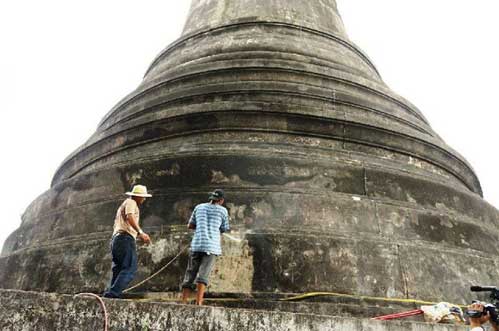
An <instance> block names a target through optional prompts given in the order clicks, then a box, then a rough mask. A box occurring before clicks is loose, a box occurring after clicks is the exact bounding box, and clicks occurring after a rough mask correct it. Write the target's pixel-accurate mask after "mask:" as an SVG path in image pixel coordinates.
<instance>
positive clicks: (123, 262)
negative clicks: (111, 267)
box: [104, 236, 137, 298]
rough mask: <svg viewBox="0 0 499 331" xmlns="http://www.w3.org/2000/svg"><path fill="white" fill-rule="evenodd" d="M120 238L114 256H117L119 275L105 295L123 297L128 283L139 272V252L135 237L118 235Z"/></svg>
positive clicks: (116, 243) (114, 248)
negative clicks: (136, 247)
mask: <svg viewBox="0 0 499 331" xmlns="http://www.w3.org/2000/svg"><path fill="white" fill-rule="evenodd" d="M118 237H119V240H117V241H116V242H115V244H114V245H113V256H114V255H116V256H117V262H118V263H116V265H117V266H118V267H119V268H117V269H116V271H117V275H116V277H113V278H114V282H113V283H112V284H111V286H110V288H109V290H108V291H107V292H106V293H105V294H104V296H105V297H110V298H121V294H122V292H123V290H124V289H126V287H127V286H128V284H129V283H130V282H131V281H132V280H133V278H134V276H135V273H136V272H137V252H136V250H135V239H133V237H131V236H118Z"/></svg>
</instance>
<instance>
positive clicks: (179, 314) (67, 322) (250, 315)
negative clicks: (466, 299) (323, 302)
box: [0, 290, 467, 331]
mask: <svg viewBox="0 0 499 331" xmlns="http://www.w3.org/2000/svg"><path fill="white" fill-rule="evenodd" d="M105 303H106V306H107V309H108V313H109V316H110V330H114V331H129V330H144V331H146V330H147V331H152V330H172V331H184V330H192V331H218V330H224V331H241V330H254V331H268V330H272V331H285V330H286V331H294V330H296V331H305V330H307V331H315V330H317V331H394V330H407V331H416V330H417V331H451V330H452V331H459V330H462V331H464V330H467V328H465V327H456V326H454V325H432V324H425V323H417V322H378V321H372V320H369V319H357V318H345V317H331V316H324V315H313V314H295V313H282V312H272V311H254V310H245V309H228V308H219V307H196V306H186V305H178V304H169V303H155V302H140V301H131V300H105ZM0 307H1V308H0V329H1V330H4V331H7V330H8V331H10V330H13V331H14V330H37V331H44V330H47V331H53V330H66V331H69V330H75V331H76V330H78V331H82V330H93V331H98V330H103V324H104V323H103V322H104V319H103V314H102V311H101V308H100V305H99V304H98V302H97V301H96V300H94V299H79V298H78V299H74V298H73V297H72V296H68V295H60V294H48V293H37V292H22V291H10V290H0Z"/></svg>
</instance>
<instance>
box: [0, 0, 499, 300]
mask: <svg viewBox="0 0 499 331" xmlns="http://www.w3.org/2000/svg"><path fill="white" fill-rule="evenodd" d="M366 28H368V27H366ZM135 183H141V184H144V185H147V186H148V188H150V189H152V190H153V193H154V198H153V199H150V200H148V202H147V203H146V205H145V208H144V210H143V214H142V224H143V227H144V228H145V229H146V230H147V231H148V232H150V233H152V234H153V240H154V245H152V246H151V247H148V248H144V247H143V248H141V249H140V257H139V260H140V264H141V265H140V267H139V274H138V275H137V279H142V278H145V277H146V276H148V275H149V274H151V273H152V272H154V271H156V270H157V269H159V268H160V267H161V266H162V265H164V264H165V263H166V262H167V261H169V260H170V259H171V258H172V257H173V256H175V255H176V254H177V253H178V251H179V249H181V247H183V246H184V245H186V244H187V243H188V241H189V237H188V234H187V230H186V227H185V224H186V222H187V219H188V217H189V215H190V212H191V210H192V207H193V206H194V205H195V204H196V203H199V202H202V201H205V200H206V198H207V192H209V191H211V190H212V189H214V188H218V187H222V188H224V189H225V191H226V196H227V207H228V208H229V210H230V214H231V217H232V225H233V227H234V228H235V229H236V230H238V231H240V235H241V236H242V237H243V238H244V240H243V241H242V242H241V243H237V242H233V241H227V240H225V241H224V252H225V254H224V256H223V257H221V258H220V259H219V260H218V262H217V267H216V270H215V271H214V274H213V283H212V285H211V287H210V289H209V291H210V292H212V293H227V292H234V293H250V294H251V293H257V292H258V293H261V292H266V293H269V292H270V293H277V294H279V293H304V292H315V291H328V292H340V293H348V294H358V295H370V296H379V297H392V298H393V297H396V298H421V299H426V300H437V301H440V300H442V299H445V300H448V301H453V302H456V303H463V302H464V300H466V299H469V298H470V294H469V293H468V286H469V285H470V284H472V283H477V284H492V283H494V280H496V279H497V278H496V276H497V274H498V273H499V267H498V263H497V261H496V259H495V256H497V255H498V253H499V246H498V245H497V237H498V235H499V233H498V226H497V225H498V219H499V214H498V211H497V210H496V209H495V208H493V207H492V206H490V205H489V204H487V203H486V202H485V201H484V200H483V199H482V197H481V194H482V192H481V188H480V183H479V181H478V179H477V177H476V175H475V174H474V172H473V170H472V168H471V167H470V165H469V164H468V163H467V162H466V160H465V159H464V158H463V157H462V156H460V155H459V154H458V153H457V152H456V151H454V150H452V149H451V148H450V147H449V146H447V145H446V144H445V142H444V141H443V140H442V139H441V138H440V137H439V136H438V135H437V134H436V133H435V132H434V131H433V130H432V128H431V127H430V125H429V123H428V122H427V120H426V119H425V117H424V116H423V115H422V113H421V112H420V111H419V110H418V109H417V108H416V107H415V106H414V105H412V104H411V103H409V102H408V101H407V100H405V99H404V98H402V97H400V96H398V95H397V94H395V93H394V92H393V91H392V90H390V89H389V88H388V87H387V86H386V85H385V84H384V83H383V81H382V79H381V77H380V75H379V73H378V72H377V70H376V68H375V66H374V65H373V63H372V62H371V61H370V60H369V58H368V57H367V56H366V55H365V54H364V53H363V52H362V51H361V50H360V49H359V48H358V47H357V46H355V45H354V44H353V43H352V42H351V41H350V40H349V39H348V37H347V35H346V33H345V29H344V27H343V23H342V20H341V18H340V15H339V13H338V10H337V6H336V3H335V1H334V0H307V1H303V0H246V1H242V0H193V1H192V6H191V10H190V13H189V16H188V19H187V23H186V25H185V29H184V33H183V35H182V36H181V38H180V39H178V40H177V41H176V42H174V43H173V44H172V45H170V46H169V47H168V48H166V49H165V50H164V51H162V52H161V54H160V55H158V56H157V58H156V59H155V60H154V61H153V63H152V65H151V66H150V68H149V69H148V70H147V73H146V75H145V77H144V80H143V82H142V84H140V86H139V87H138V88H137V89H136V90H135V91H134V92H132V93H131V94H129V95H128V96H126V97H125V98H124V99H123V100H122V101H120V102H119V103H118V104H117V105H116V106H115V107H114V108H113V109H112V110H111V111H110V112H109V113H108V114H107V115H106V116H105V117H104V119H103V120H102V122H101V123H100V125H99V127H98V130H97V131H96V132H95V133H94V134H93V136H92V137H91V138H90V139H89V140H88V141H87V142H86V143H85V144H84V145H83V146H82V147H80V148H79V149H78V150H77V151H75V152H74V153H73V154H72V155H70V156H69V157H68V158H67V159H66V160H65V161H64V162H63V163H62V165H61V167H60V168H59V170H58V171H57V173H56V174H55V176H54V179H53V183H52V187H51V188H50V190H48V191H47V192H45V193H44V194H42V195H41V196H40V197H39V198H37V199H36V200H35V201H33V203H32V204H31V205H30V206H29V207H28V209H27V210H26V212H25V214H24V216H23V222H22V225H21V227H20V228H19V229H18V230H17V231H16V232H14V233H13V234H12V235H11V236H10V237H9V239H8V240H7V242H6V244H5V246H4V247H3V251H2V257H1V258H0V284H1V287H3V288H9V289H22V290H34V291H48V292H59V293H73V292H79V291H96V292H99V291H101V290H102V289H104V287H105V286H106V282H107V281H108V273H109V269H110V268H109V266H110V255H109V252H108V242H109V239H110V234H111V228H112V224H113V219H114V214H115V212H116V208H117V207H118V206H119V203H120V202H121V201H122V199H123V198H124V195H123V192H125V191H127V190H128V189H129V188H130V187H131V186H132V185H133V184H135ZM185 265H186V256H185V255H184V256H183V257H182V258H181V259H180V260H178V261H176V262H175V263H174V264H173V265H172V266H171V267H170V269H168V270H167V271H166V272H165V273H164V274H162V275H161V276H159V277H158V278H155V279H154V280H152V281H151V282H149V283H147V284H146V285H144V286H143V287H142V288H141V290H143V291H151V292H154V291H157V292H169V291H177V290H178V287H179V284H180V281H181V277H182V275H183V272H184V268H185Z"/></svg>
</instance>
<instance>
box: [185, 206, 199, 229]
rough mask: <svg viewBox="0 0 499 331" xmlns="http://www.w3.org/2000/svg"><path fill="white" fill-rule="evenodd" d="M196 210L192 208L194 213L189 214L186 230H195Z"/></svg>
mask: <svg viewBox="0 0 499 331" xmlns="http://www.w3.org/2000/svg"><path fill="white" fill-rule="evenodd" d="M196 208H197V207H196ZM196 208H194V211H193V212H192V214H191V218H190V219H189V222H188V223H187V228H188V229H189V230H196Z"/></svg>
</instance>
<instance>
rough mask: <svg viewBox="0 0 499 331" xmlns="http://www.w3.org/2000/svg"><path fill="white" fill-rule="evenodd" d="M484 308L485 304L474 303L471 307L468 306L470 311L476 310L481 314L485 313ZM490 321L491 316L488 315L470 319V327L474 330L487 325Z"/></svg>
mask: <svg viewBox="0 0 499 331" xmlns="http://www.w3.org/2000/svg"><path fill="white" fill-rule="evenodd" d="M483 308H484V307H483V304H481V303H473V304H471V305H470V306H468V310H476V311H481V312H483ZM489 320H490V315H489V314H488V313H487V314H486V315H483V316H481V317H470V326H471V327H472V328H474V327H477V326H481V325H482V324H485V323H487V322H488V321H489Z"/></svg>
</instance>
